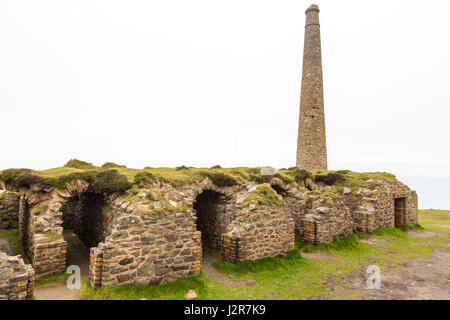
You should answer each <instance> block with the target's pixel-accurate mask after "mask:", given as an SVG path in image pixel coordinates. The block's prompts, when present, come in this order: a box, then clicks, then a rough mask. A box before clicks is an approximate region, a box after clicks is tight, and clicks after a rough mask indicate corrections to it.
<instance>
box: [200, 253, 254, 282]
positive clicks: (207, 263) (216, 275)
mask: <svg viewBox="0 0 450 320" xmlns="http://www.w3.org/2000/svg"><path fill="white" fill-rule="evenodd" d="M216 260H217V256H215V255H214V254H212V253H210V252H207V251H206V252H205V253H204V254H203V261H202V267H201V269H202V271H203V272H205V273H206V274H207V275H208V277H209V278H210V279H211V280H212V281H215V282H220V283H222V284H224V285H226V286H228V287H234V288H238V287H253V286H255V285H256V283H257V282H256V281H255V280H238V279H233V278H230V277H229V276H227V275H226V274H224V273H223V272H221V271H219V270H217V269H216V268H214V267H213V266H212V263H213V262H214V261H216Z"/></svg>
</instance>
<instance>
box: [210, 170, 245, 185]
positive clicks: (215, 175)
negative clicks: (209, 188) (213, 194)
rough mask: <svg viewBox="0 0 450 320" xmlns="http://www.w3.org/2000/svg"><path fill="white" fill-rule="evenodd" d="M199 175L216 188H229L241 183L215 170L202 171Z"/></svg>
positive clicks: (231, 176)
mask: <svg viewBox="0 0 450 320" xmlns="http://www.w3.org/2000/svg"><path fill="white" fill-rule="evenodd" d="M201 174H202V175H203V176H205V177H207V178H209V179H210V180H211V181H212V182H213V183H214V184H215V185H216V186H218V187H231V186H234V185H237V184H239V183H240V182H241V181H239V179H237V178H236V177H235V176H233V175H231V174H227V173H225V172H223V171H217V170H215V169H213V170H211V171H206V170H205V171H202V172H201Z"/></svg>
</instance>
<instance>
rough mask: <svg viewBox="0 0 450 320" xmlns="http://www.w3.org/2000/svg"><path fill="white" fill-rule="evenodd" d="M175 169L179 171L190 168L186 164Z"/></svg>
mask: <svg viewBox="0 0 450 320" xmlns="http://www.w3.org/2000/svg"><path fill="white" fill-rule="evenodd" d="M175 170H177V171H181V170H189V168H188V167H186V166H180V167H176V168H175Z"/></svg>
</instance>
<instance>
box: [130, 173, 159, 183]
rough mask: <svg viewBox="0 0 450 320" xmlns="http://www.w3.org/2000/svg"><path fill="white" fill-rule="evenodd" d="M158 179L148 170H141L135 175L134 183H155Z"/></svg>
mask: <svg viewBox="0 0 450 320" xmlns="http://www.w3.org/2000/svg"><path fill="white" fill-rule="evenodd" d="M156 180H157V179H156V177H155V176H154V175H153V174H151V173H150V172H148V171H139V172H138V173H137V174H136V175H135V176H134V180H133V183H134V184H137V185H143V184H146V183H153V182H155V181H156Z"/></svg>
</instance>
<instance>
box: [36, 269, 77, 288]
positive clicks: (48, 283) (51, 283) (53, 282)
mask: <svg viewBox="0 0 450 320" xmlns="http://www.w3.org/2000/svg"><path fill="white" fill-rule="evenodd" d="M71 275H72V274H71V273H61V274H56V275H54V276H49V277H40V278H35V280H34V287H35V288H46V287H55V286H58V285H61V284H65V283H66V282H67V278H69V277H70V276H71Z"/></svg>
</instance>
